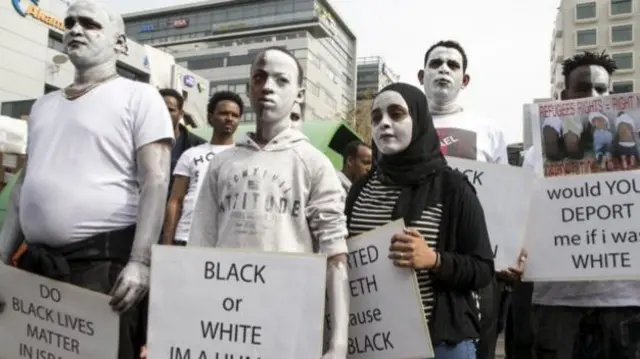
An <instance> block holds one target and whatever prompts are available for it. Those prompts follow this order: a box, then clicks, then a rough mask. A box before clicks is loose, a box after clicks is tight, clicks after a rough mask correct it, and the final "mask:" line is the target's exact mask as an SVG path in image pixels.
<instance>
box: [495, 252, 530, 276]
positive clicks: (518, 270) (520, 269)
mask: <svg viewBox="0 0 640 359" xmlns="http://www.w3.org/2000/svg"><path fill="white" fill-rule="evenodd" d="M526 262H527V251H526V250H525V249H521V250H520V254H519V255H518V260H517V261H516V266H515V267H509V268H507V269H505V270H501V271H499V272H498V278H499V279H501V280H503V281H505V282H507V283H511V284H513V283H514V282H518V281H520V280H522V274H523V273H524V265H525V264H526Z"/></svg>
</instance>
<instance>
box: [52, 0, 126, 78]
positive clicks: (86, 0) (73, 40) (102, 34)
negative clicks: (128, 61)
mask: <svg viewBox="0 0 640 359" xmlns="http://www.w3.org/2000/svg"><path fill="white" fill-rule="evenodd" d="M64 24H65V27H66V31H65V33H64V38H63V44H64V51H65V53H66V54H67V55H68V56H69V60H70V61H71V62H72V63H73V64H74V65H75V66H76V67H83V68H90V67H94V66H97V65H102V64H105V63H109V62H114V63H115V62H116V61H117V56H118V53H120V52H125V47H126V37H125V36H124V25H123V24H122V19H121V18H120V17H119V16H117V15H114V14H112V13H111V12H110V11H109V10H108V9H107V8H106V7H105V6H104V5H103V4H100V3H98V2H94V1H90V0H80V1H77V2H75V3H74V4H73V5H71V6H70V7H69V9H68V10H67V16H66V17H65V20H64Z"/></svg>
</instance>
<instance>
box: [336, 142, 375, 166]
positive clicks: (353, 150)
mask: <svg viewBox="0 0 640 359" xmlns="http://www.w3.org/2000/svg"><path fill="white" fill-rule="evenodd" d="M360 146H364V147H367V148H369V146H367V144H366V143H364V142H362V141H360V140H354V141H351V142H349V143H347V145H346V146H344V151H342V164H343V165H344V164H346V163H347V158H349V157H356V156H357V155H358V150H359V149H360Z"/></svg>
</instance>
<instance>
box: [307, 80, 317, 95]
mask: <svg viewBox="0 0 640 359" xmlns="http://www.w3.org/2000/svg"><path fill="white" fill-rule="evenodd" d="M306 87H307V90H308V91H309V92H311V93H312V94H314V95H315V96H316V97H320V88H319V87H318V86H316V85H315V84H314V83H313V82H311V81H309V80H307V86H306Z"/></svg>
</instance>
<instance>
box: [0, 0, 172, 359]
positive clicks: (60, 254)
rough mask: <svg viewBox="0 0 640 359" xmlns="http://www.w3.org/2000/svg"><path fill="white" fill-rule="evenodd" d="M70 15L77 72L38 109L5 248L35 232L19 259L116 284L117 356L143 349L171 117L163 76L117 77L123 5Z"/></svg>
mask: <svg viewBox="0 0 640 359" xmlns="http://www.w3.org/2000/svg"><path fill="white" fill-rule="evenodd" d="M64 25H65V27H66V30H65V33H64V41H63V43H64V52H65V53H66V54H67V55H68V57H69V60H70V61H71V63H72V64H73V65H74V67H75V77H74V81H73V83H72V84H71V85H70V86H69V87H67V88H65V89H63V90H59V91H54V92H50V93H48V94H46V95H44V96H43V97H41V98H39V99H38V100H37V101H36V102H35V104H34V105H33V107H32V109H31V114H30V116H29V143H28V146H27V156H28V160H27V165H26V167H25V170H24V171H23V172H22V176H21V178H20V181H19V183H20V184H19V185H17V186H15V188H14V198H13V206H11V207H10V208H9V213H8V214H7V218H6V221H5V223H4V226H3V228H2V233H1V234H0V259H1V260H2V262H3V263H7V260H8V258H9V256H11V254H12V253H11V252H12V250H13V249H15V247H16V244H17V243H19V241H20V240H21V237H22V234H24V238H25V239H26V242H27V252H26V253H25V254H23V256H22V257H21V259H20V261H19V264H18V267H20V268H21V269H24V270H27V271H29V272H33V273H37V274H39V275H42V276H46V277H49V278H53V279H56V280H61V281H66V282H70V283H71V284H73V285H77V286H80V287H84V288H88V289H91V290H94V291H98V292H102V293H104V294H110V295H111V296H112V300H111V302H110V304H111V305H112V307H113V309H114V310H116V311H117V312H118V313H120V315H121V317H120V338H119V354H118V358H120V359H132V358H137V357H138V351H139V349H140V344H141V343H137V342H136V341H135V340H136V338H137V337H138V335H139V333H138V330H139V329H138V328H137V326H138V325H139V308H138V307H137V305H136V304H137V303H138V301H139V300H140V298H142V297H143V296H144V294H145V293H146V291H147V290H148V286H149V266H150V260H151V246H152V245H153V244H154V243H156V242H157V239H158V237H159V235H160V229H161V227H162V218H163V217H164V209H165V201H166V198H167V190H168V184H169V178H170V173H169V167H170V162H171V145H172V142H173V130H172V128H171V119H170V118H169V113H168V112H167V108H166V106H165V104H164V102H163V100H162V97H161V96H160V94H159V93H158V91H157V90H156V89H155V88H154V87H153V86H151V85H148V84H144V83H140V82H134V81H131V80H128V79H126V78H122V77H119V76H118V74H117V71H116V63H117V60H118V55H120V54H123V55H125V54H126V53H127V42H126V36H125V28H124V23H123V21H122V18H121V17H120V16H119V15H116V14H114V13H113V12H111V11H109V10H108V9H107V8H106V7H105V6H104V5H103V4H100V3H97V2H94V1H90V0H79V1H77V2H75V3H74V4H72V5H71V6H70V7H69V8H68V10H67V14H66V17H65V19H64ZM1 291H2V288H0V292H1ZM0 294H1V293H0ZM0 297H1V296H0ZM25 299H27V300H28V299H29V298H25ZM69 303H70V304H69V305H73V304H72V303H73V301H71V302H69ZM114 349H115V348H114Z"/></svg>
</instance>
